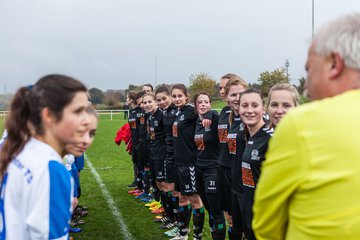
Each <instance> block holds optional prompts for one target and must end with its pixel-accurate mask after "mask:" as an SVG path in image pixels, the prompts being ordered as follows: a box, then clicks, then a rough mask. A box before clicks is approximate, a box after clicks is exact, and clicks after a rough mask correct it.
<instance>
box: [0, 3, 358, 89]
mask: <svg viewBox="0 0 360 240" xmlns="http://www.w3.org/2000/svg"><path fill="white" fill-rule="evenodd" d="M311 2H312V1H311V0H293V1H289V0H251V1H243V0H221V1H220V0H217V1H215V0H0V93H3V92H4V91H5V89H6V90H7V92H14V91H15V90H16V89H17V88H18V87H19V86H22V85H28V84H31V83H33V82H35V81H36V80H37V79H38V78H39V77H40V76H43V75H45V74H48V73H62V74H66V75H71V76H73V77H76V78H78V79H80V80H81V81H83V82H84V83H86V85H87V86H88V87H97V88H100V89H102V90H107V89H125V88H127V86H128V85H129V84H135V85H141V84H143V83H152V84H155V56H157V83H158V84H160V83H177V82H181V83H184V84H186V85H188V84H189V76H190V75H191V74H196V73H199V72H206V73H209V74H210V75H211V76H212V77H214V78H215V79H219V77H221V76H222V75H223V74H225V73H228V72H233V73H237V74H239V75H240V76H242V77H243V78H244V79H245V80H247V81H248V82H256V81H257V78H258V77H259V73H260V72H262V71H264V70H273V69H274V68H277V67H282V66H284V63H285V59H289V61H290V67H289V73H290V77H291V78H292V79H293V82H294V83H297V81H296V79H298V78H300V77H301V76H305V71H304V64H305V60H306V53H307V48H308V45H309V41H310V39H311V19H312V18H311V16H312V12H311ZM359 10H360V1H359V0H315V29H316V28H318V27H319V26H321V25H322V24H323V23H325V22H327V21H329V20H332V19H334V18H336V17H339V16H341V15H344V14H348V13H353V12H355V11H359Z"/></svg>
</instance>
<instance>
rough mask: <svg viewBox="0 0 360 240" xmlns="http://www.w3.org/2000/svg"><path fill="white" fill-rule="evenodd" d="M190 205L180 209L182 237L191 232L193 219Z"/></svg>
mask: <svg viewBox="0 0 360 240" xmlns="http://www.w3.org/2000/svg"><path fill="white" fill-rule="evenodd" d="M189 206H190V205H187V206H181V207H179V229H180V235H181V236H185V235H187V234H188V232H189V221H190V217H191V207H189Z"/></svg>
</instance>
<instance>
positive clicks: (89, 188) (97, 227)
mask: <svg viewBox="0 0 360 240" xmlns="http://www.w3.org/2000/svg"><path fill="white" fill-rule="evenodd" d="M114 119H115V120H113V121H111V120H110V118H109V116H107V115H101V116H100V121H99V125H98V130H97V133H96V137H95V141H94V143H93V145H92V146H91V147H90V149H89V150H88V151H87V157H88V158H89V160H90V161H91V163H92V164H93V167H94V168H95V169H96V171H97V172H98V173H99V175H100V177H101V178H102V180H103V182H104V184H105V186H106V188H107V189H108V191H109V193H110V195H111V197H112V198H113V200H114V203H115V205H116V207H117V208H118V210H119V211H120V212H121V214H122V217H123V219H124V222H125V223H126V225H127V227H128V230H129V232H130V233H131V234H132V236H133V237H134V239H139V240H142V239H146V240H159V239H169V238H168V237H166V236H165V235H164V234H163V233H164V230H161V229H159V228H158V226H159V224H158V223H154V222H153V221H152V220H153V217H154V215H153V214H151V213H150V211H149V210H148V209H147V208H145V207H144V204H143V203H140V201H139V200H135V199H134V197H133V196H130V195H128V194H127V191H128V190H129V189H127V188H126V186H127V185H128V184H129V183H130V182H131V181H132V177H133V170H132V162H131V159H130V155H128V154H127V153H126V152H125V146H124V145H123V143H122V144H121V146H120V147H118V146H117V145H116V144H115V143H114V141H113V140H114V137H115V134H116V131H117V130H118V128H119V127H120V126H122V125H123V124H124V123H125V120H123V116H122V115H120V114H119V115H117V116H114ZM80 180H81V186H82V187H81V189H82V196H81V198H80V200H79V202H80V204H81V205H85V206H88V207H89V214H88V216H86V217H85V218H84V219H85V221H86V222H85V224H84V225H83V226H82V228H83V231H82V232H80V233H76V234H71V236H73V237H74V238H75V240H81V239H124V238H123V235H122V233H121V230H120V227H119V226H118V224H117V222H116V220H115V217H114V216H113V215H112V211H111V210H110V208H109V206H108V204H107V201H106V199H105V198H104V196H103V194H102V192H101V190H100V188H99V185H98V183H97V182H96V180H95V178H94V177H93V175H92V174H91V172H90V169H89V167H88V165H87V164H85V169H84V170H83V171H82V172H81V179H80ZM191 232H193V231H192V230H191ZM191 237H192V234H190V236H189V239H191ZM203 239H211V236H210V230H209V227H208V223H207V218H206V220H205V227H204V237H203Z"/></svg>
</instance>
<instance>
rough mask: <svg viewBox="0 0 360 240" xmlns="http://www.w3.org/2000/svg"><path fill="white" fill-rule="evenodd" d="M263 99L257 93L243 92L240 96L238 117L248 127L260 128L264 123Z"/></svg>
mask: <svg viewBox="0 0 360 240" xmlns="http://www.w3.org/2000/svg"><path fill="white" fill-rule="evenodd" d="M264 113H265V110H264V104H263V100H262V99H261V96H260V95H259V94H258V93H245V94H243V95H242V96H241V98H240V117H241V120H242V121H243V122H244V123H245V125H246V126H247V127H248V128H260V127H261V126H262V125H263V124H264V120H263V114H264Z"/></svg>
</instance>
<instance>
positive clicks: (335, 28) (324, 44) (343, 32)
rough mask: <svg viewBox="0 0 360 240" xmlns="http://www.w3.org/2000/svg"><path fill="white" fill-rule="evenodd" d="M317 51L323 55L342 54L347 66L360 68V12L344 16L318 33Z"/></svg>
mask: <svg viewBox="0 0 360 240" xmlns="http://www.w3.org/2000/svg"><path fill="white" fill-rule="evenodd" d="M315 41H316V48H315V51H316V53H317V54H319V55H321V56H330V55H331V54H333V53H338V54H340V56H341V57H343V59H344V63H345V66H346V67H348V68H352V69H355V70H360V14H359V13H355V14H352V15H347V16H344V17H342V18H340V19H337V20H335V21H332V22H330V23H328V24H327V25H325V26H324V27H323V28H322V29H321V30H320V31H319V32H318V34H317V35H316V37H315Z"/></svg>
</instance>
